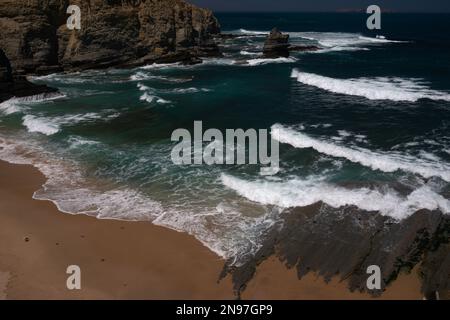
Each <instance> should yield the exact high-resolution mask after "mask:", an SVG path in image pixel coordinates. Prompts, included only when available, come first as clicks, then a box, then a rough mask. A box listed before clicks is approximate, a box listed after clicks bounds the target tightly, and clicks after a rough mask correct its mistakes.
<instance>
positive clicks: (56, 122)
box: [22, 112, 120, 136]
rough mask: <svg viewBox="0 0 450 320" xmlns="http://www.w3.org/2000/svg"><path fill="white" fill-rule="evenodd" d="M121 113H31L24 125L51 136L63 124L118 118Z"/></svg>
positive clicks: (33, 130)
mask: <svg viewBox="0 0 450 320" xmlns="http://www.w3.org/2000/svg"><path fill="white" fill-rule="evenodd" d="M119 115H120V114H119V113H116V112H114V113H95V112H89V113H84V114H72V115H70V114H69V115H65V116H57V117H43V116H35V115H31V114H27V115H25V116H24V117H23V118H22V120H23V125H24V126H25V127H26V128H27V130H28V132H38V133H42V134H45V135H47V136H50V135H52V134H55V133H57V132H59V131H60V129H61V126H63V125H73V124H77V123H81V122H90V121H108V120H111V119H114V118H117V117H118V116H119Z"/></svg>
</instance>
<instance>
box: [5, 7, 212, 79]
mask: <svg viewBox="0 0 450 320" xmlns="http://www.w3.org/2000/svg"><path fill="white" fill-rule="evenodd" d="M69 5H78V6H79V7H80V9H81V29H80V30H76V29H75V30H69V29H68V28H67V26H66V21H67V18H68V17H69V15H68V14H67V13H66V10H67V7H68V6H69ZM0 17H1V18H0V46H1V48H2V49H3V50H4V51H5V52H6V54H7V55H8V57H9V58H10V61H11V64H12V66H13V69H14V70H15V72H16V73H18V74H27V73H38V74H40V73H50V72H54V71H61V70H64V71H73V70H82V69H90V68H106V67H110V66H136V65H142V64H146V63H153V62H158V61H159V60H164V59H165V58H167V59H176V57H178V56H180V57H181V60H178V61H185V60H186V59H185V55H183V54H179V52H186V51H188V52H189V54H190V56H191V57H192V59H190V60H191V61H192V62H198V57H205V56H217V55H220V52H219V49H218V46H217V45H216V43H215V42H214V39H213V36H214V35H216V34H219V33H220V25H219V23H218V21H217V19H216V18H215V17H214V15H213V14H212V12H211V11H210V10H207V9H201V8H198V7H196V6H194V5H192V4H189V3H187V2H185V1H184V0H108V1H105V0H73V1H68V0H3V1H2V2H1V3H0Z"/></svg>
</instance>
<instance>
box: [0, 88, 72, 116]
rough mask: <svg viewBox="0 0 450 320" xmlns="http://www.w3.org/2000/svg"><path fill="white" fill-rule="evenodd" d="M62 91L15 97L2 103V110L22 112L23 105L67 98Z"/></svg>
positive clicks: (4, 111)
mask: <svg viewBox="0 0 450 320" xmlns="http://www.w3.org/2000/svg"><path fill="white" fill-rule="evenodd" d="M65 97H66V96H65V95H64V94H61V93H42V94H38V95H33V96H26V97H14V98H11V99H9V100H6V101H3V102H2V103H0V110H1V111H2V112H3V113H5V114H12V113H16V112H21V111H22V110H23V106H26V105H30V104H35V103H42V102H47V101H53V100H56V99H61V98H65Z"/></svg>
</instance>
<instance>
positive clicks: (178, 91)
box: [166, 87, 211, 94]
mask: <svg viewBox="0 0 450 320" xmlns="http://www.w3.org/2000/svg"><path fill="white" fill-rule="evenodd" d="M210 91H211V89H207V88H194V87H191V88H175V89H169V90H167V91H166V92H167V93H174V94H184V93H198V92H210Z"/></svg>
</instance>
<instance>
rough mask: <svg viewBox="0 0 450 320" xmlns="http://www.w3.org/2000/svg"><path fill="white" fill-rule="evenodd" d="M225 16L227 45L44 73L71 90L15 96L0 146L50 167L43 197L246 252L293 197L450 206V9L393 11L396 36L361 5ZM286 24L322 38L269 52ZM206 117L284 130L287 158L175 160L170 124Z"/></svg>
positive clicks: (403, 210) (227, 253)
mask: <svg viewBox="0 0 450 320" xmlns="http://www.w3.org/2000/svg"><path fill="white" fill-rule="evenodd" d="M349 17H350V18H349ZM218 18H219V20H220V21H221V24H222V26H223V28H224V32H229V33H233V34H236V35H239V37H237V38H235V39H229V40H225V41H224V42H223V44H222V45H221V47H222V51H223V52H224V57H222V58H211V59H205V61H204V63H203V64H200V65H195V66H181V65H178V64H170V65H150V66H143V67H140V68H136V69H130V70H114V69H111V70H104V71H86V72H83V73H74V74H52V75H48V76H42V77H34V78H32V79H31V80H32V81H34V82H36V83H45V84H48V85H49V86H53V87H57V88H59V89H60V91H61V93H62V95H60V96H55V97H51V98H50V99H49V97H45V98H43V97H37V98H36V99H35V100H29V99H28V100H17V99H16V100H10V101H7V102H4V103H2V104H1V105H0V121H1V122H0V137H1V147H2V150H1V152H0V157H1V158H2V159H4V160H8V161H11V162H18V163H31V164H34V165H35V166H36V167H38V168H39V169H40V170H41V171H42V172H43V173H44V174H45V175H46V176H47V178H48V181H47V183H46V184H45V185H44V186H43V188H42V189H41V190H38V191H37V192H36V193H35V198H37V199H48V200H52V201H54V202H55V203H56V204H57V205H58V208H59V209H60V210H61V211H64V212H67V213H74V214H76V213H84V214H88V215H92V216H96V217H98V218H109V219H126V220H144V221H152V222H153V223H155V224H158V225H162V226H166V227H169V228H172V229H176V230H179V231H184V232H188V233H190V234H192V235H194V236H196V237H197V238H198V239H199V240H200V241H202V242H203V243H204V244H205V245H206V246H207V247H209V248H210V249H211V250H213V251H214V252H216V253H218V254H219V255H221V256H222V257H224V258H226V259H231V260H232V261H234V263H235V264H237V265H239V264H242V263H244V262H245V261H247V260H248V259H249V258H250V257H252V255H253V254H254V253H255V252H256V251H257V250H258V249H260V248H261V243H262V240H263V239H264V237H265V235H266V234H267V232H268V231H269V230H270V229H271V228H272V227H273V226H274V225H275V224H276V223H277V222H279V221H280V219H281V218H280V217H281V213H282V212H284V211H285V210H286V208H292V207H305V206H309V205H312V204H314V203H317V202H323V203H325V204H327V205H328V206H330V207H334V208H340V207H346V206H355V207H357V208H359V210H362V211H375V212H379V214H381V215H384V216H388V217H391V218H392V219H397V220H401V219H405V218H407V217H408V216H410V215H412V214H413V213H414V212H416V211H418V210H420V209H427V210H437V211H441V212H443V213H450V200H449V199H450V184H449V183H450V174H449V173H450V134H449V130H450V113H449V110H450V80H449V79H450V78H449V77H448V76H449V74H450V62H449V60H448V56H449V54H450V47H449V40H450V39H449V38H448V34H450V33H448V32H444V31H445V30H448V28H449V27H448V23H446V21H448V15H406V14H405V15H399V16H396V15H387V16H386V18H385V21H386V22H385V23H386V24H385V26H384V28H383V30H382V31H380V35H383V36H385V37H386V38H385V39H380V38H376V35H378V34H373V33H367V32H366V30H365V29H364V26H365V23H364V22H365V21H364V19H363V16H360V15H350V16H347V18H346V19H347V20H346V21H348V22H347V23H342V21H341V15H333V14H324V15H322V14H298V15H296V14H257V15H252V14H219V15H218ZM418 19H419V20H420V19H421V21H425V22H426V24H425V22H424V24H425V26H424V27H420V28H419V27H418V26H417V25H416V23H417V20H418ZM274 26H278V27H279V28H280V29H281V30H282V31H284V32H289V34H290V37H291V43H293V44H305V45H316V46H319V47H320V48H321V50H319V51H317V52H311V53H295V54H293V55H292V56H291V57H290V58H281V59H272V60H270V59H264V58H263V57H262V56H261V54H260V52H261V50H262V45H263V43H264V39H265V34H267V32H268V31H269V30H270V29H271V28H272V27H274ZM436 28H440V30H441V32H440V33H439V34H436V32H435V30H436ZM196 120H202V121H203V127H204V130H206V129H207V128H218V129H220V130H222V131H225V129H227V128H232V129H234V128H243V129H248V128H255V129H270V130H272V131H276V132H277V139H278V140H279V141H280V142H281V144H280V157H281V158H280V166H281V171H280V172H279V173H278V174H277V175H276V176H272V177H263V176H260V175H259V169H260V167H259V166H256V165H252V166H242V165H241V166H237V165H236V166H225V165H216V166H206V165H191V166H177V165H174V164H173V163H172V161H171V159H170V152H171V149H172V148H173V146H174V145H175V143H174V142H171V141H170V136H171V134H172V132H173V130H175V129H177V128H187V129H189V130H192V129H193V123H194V121H196Z"/></svg>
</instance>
